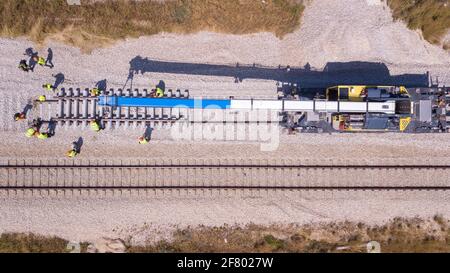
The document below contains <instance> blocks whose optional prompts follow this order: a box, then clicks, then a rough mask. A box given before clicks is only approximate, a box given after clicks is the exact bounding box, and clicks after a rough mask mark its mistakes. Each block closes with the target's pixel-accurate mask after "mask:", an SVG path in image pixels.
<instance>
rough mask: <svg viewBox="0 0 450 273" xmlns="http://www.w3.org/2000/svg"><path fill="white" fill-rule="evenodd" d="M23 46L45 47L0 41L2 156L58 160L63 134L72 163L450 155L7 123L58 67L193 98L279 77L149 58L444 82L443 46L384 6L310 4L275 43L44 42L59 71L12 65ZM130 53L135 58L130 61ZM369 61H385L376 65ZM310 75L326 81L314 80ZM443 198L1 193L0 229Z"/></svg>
mask: <svg viewBox="0 0 450 273" xmlns="http://www.w3.org/2000/svg"><path fill="white" fill-rule="evenodd" d="M349 14H352V16H348V15H349ZM28 47H34V48H35V49H37V50H38V51H39V53H40V55H43V56H44V57H45V56H46V54H47V48H46V47H45V48H37V47H36V46H35V45H33V44H32V43H31V42H29V41H28V40H26V39H22V38H21V39H14V40H12V39H4V38H2V39H0V48H1V51H2V56H3V58H2V62H1V63H0V73H1V75H2V81H1V82H0V137H1V139H2V140H3V141H2V142H1V143H0V157H1V159H2V160H9V159H12V160H16V159H18V160H22V159H23V158H34V159H49V158H50V159H54V158H62V157H63V154H64V152H65V151H66V150H67V149H68V148H69V147H70V144H71V142H72V141H75V140H76V139H78V137H80V136H82V137H83V138H84V145H83V150H82V154H81V156H80V157H79V158H77V160H84V159H92V158H100V159H119V158H124V159H130V158H165V159H170V158H171V159H174V158H186V159H188V158H191V159H192V158H196V159H206V158H229V159H233V158H261V159H274V160H279V159H282V158H293V159H305V160H306V159H309V160H319V161H320V160H337V161H340V160H349V161H358V162H359V161H363V160H366V161H374V160H376V161H378V162H383V161H389V160H391V161H392V160H401V161H402V162H405V163H412V162H414V163H427V162H439V163H448V162H449V161H450V156H449V155H450V153H449V151H450V138H449V136H448V135H402V134H383V135H348V134H340V135H302V136H286V135H281V136H280V139H279V140H280V145H279V146H278V148H277V149H276V150H274V151H271V152H264V151H261V149H260V147H261V146H260V144H259V143H256V142H249V141H244V142H242V141H232V142H227V143H224V142H222V141H206V140H198V141H174V140H172V138H171V134H170V132H169V131H164V130H160V131H158V130H155V132H154V141H153V144H152V145H149V146H148V147H145V149H143V148H142V147H141V146H139V144H137V143H136V138H137V137H138V136H139V135H140V134H142V129H128V130H122V129H120V130H116V131H114V132H107V131H104V132H101V133H99V134H97V135H95V134H94V133H93V132H90V131H89V130H87V129H86V128H69V129H63V128H57V132H56V136H55V137H54V138H51V139H49V140H47V141H45V142H42V141H38V140H37V139H27V138H26V137H25V136H24V135H23V133H24V131H25V129H26V123H25V122H21V123H14V121H13V120H12V116H13V114H14V113H15V112H17V111H20V110H22V109H23V108H24V107H25V105H26V103H27V101H29V100H30V99H35V98H36V97H37V96H38V95H40V94H43V93H46V94H47V95H49V96H50V95H51V94H50V92H48V91H43V90H42V88H41V85H42V84H44V83H47V82H48V83H53V82H54V80H55V79H54V78H53V77H52V74H56V73H63V74H64V76H65V82H64V84H63V85H64V86H66V87H68V86H73V87H92V86H93V85H94V84H95V83H96V82H98V81H101V80H103V79H106V81H107V87H108V88H122V87H124V86H126V87H130V86H131V83H132V85H133V88H150V87H151V86H154V85H156V84H157V83H158V82H159V81H160V80H163V81H164V82H165V85H166V88H181V89H189V90H190V92H191V95H193V96H209V97H211V96H236V97H274V96H275V95H276V94H275V84H276V80H275V79H274V77H273V75H272V74H271V72H270V71H269V72H267V73H262V74H260V75H258V77H259V78H258V77H257V78H254V79H249V78H245V79H243V81H242V82H239V83H236V82H235V78H234V77H233V76H232V75H231V76H226V77H223V76H219V75H223V73H222V72H223V71H219V72H220V73H219V72H217V71H214V70H211V71H210V73H209V74H208V73H206V74H207V75H192V73H191V74H189V73H184V74H183V73H161V72H162V71H161V67H156V68H155V66H154V63H152V62H151V61H152V60H159V61H162V62H180V63H184V64H190V63H194V64H232V65H236V63H240V64H253V63H256V64H260V65H264V66H270V67H278V65H282V66H286V65H291V66H295V67H303V66H305V65H306V64H309V65H310V66H311V69H312V70H313V71H315V70H317V71H322V70H323V69H324V68H327V67H328V68H330V67H336V63H340V62H344V63H347V62H354V61H359V62H366V66H369V67H375V70H376V71H378V72H377V73H368V75H364V77H368V78H367V80H369V81H376V80H381V81H384V80H385V79H386V77H388V78H392V79H393V81H394V82H395V81H399V82H400V83H402V79H405V78H408V77H410V78H411V74H413V75H412V80H411V81H410V82H414V80H415V79H414V77H415V76H414V74H417V75H419V74H421V75H423V74H424V73H426V72H427V71H430V73H431V75H432V77H439V80H440V83H441V84H446V85H450V74H449V71H450V55H449V53H448V52H445V51H444V50H442V49H441V48H439V47H438V46H433V45H430V44H428V43H427V42H426V41H424V40H423V39H421V38H420V35H419V34H418V33H416V32H414V31H410V30H408V29H407V28H406V27H405V25H404V24H403V23H401V22H393V21H392V18H391V17H390V13H389V10H388V9H387V8H386V7H385V4H381V2H380V4H378V2H377V1H366V0H342V1H334V0H315V1H312V2H311V4H310V5H308V7H307V9H306V11H305V14H304V18H303V23H302V26H301V28H300V29H299V30H297V31H296V32H294V33H292V34H289V35H287V36H286V37H285V38H284V39H283V40H279V39H277V38H276V37H275V36H273V35H272V34H269V33H259V34H252V35H243V36H235V35H225V34H216V33H210V32H202V33H197V34H191V35H177V34H160V35H155V36H151V37H142V38H139V39H130V40H127V41H123V42H119V43H117V44H115V45H114V46H112V47H110V48H106V49H98V50H94V51H93V52H92V54H90V55H85V54H82V53H81V52H80V51H79V50H78V49H76V48H71V47H68V46H65V45H61V44H58V43H52V42H50V43H49V44H48V47H51V48H52V50H53V54H54V58H53V63H54V64H55V67H54V68H53V69H49V68H48V67H36V69H35V71H34V72H30V73H24V72H22V71H20V70H18V69H17V64H18V62H19V60H20V59H22V58H24V57H25V56H23V55H22V53H23V52H24V50H25V49H26V48H28ZM136 57H140V58H136ZM137 59H139V60H141V62H139V63H138V64H139V65H138V66H136V60H137ZM133 60H134V62H133ZM142 60H144V61H142ZM330 63H331V65H330ZM377 63H383V64H384V65H381V71H380V69H379V68H380V65H379V64H377ZM130 66H131V67H130ZM165 67H166V68H167V69H168V72H170V71H172V72H174V71H173V69H172V67H170V64H168V66H165ZM186 67H192V66H186ZM339 67H340V68H341V69H343V71H344V72H342V73H340V74H338V75H339V77H341V80H342V81H346V80H349V79H350V80H354V79H358V77H359V76H361V75H360V74H358V70H359V69H360V66H358V65H355V64H354V63H350V64H348V65H344V66H342V65H340V66H339ZM383 67H385V68H387V69H388V70H389V75H385V74H380V73H385V72H386V71H384V72H383ZM130 68H132V69H133V70H140V71H141V72H143V73H141V72H139V73H137V74H133V77H132V80H131V78H129V76H130V75H129V71H130ZM377 69H378V70H377ZM155 71H157V72H155ZM236 71H238V70H236ZM175 72H179V71H175ZM185 72H186V71H185ZM188 72H195V71H188ZM300 72H304V71H300ZM202 73H203V72H202ZM203 74H205V73H203ZM218 74H219V75H218ZM299 75H300V76H301V77H304V78H300V82H302V80H303V81H304V82H308V80H310V79H309V78H308V77H307V76H304V75H305V74H302V73H299ZM302 75H303V76H302ZM306 75H309V74H307V73H306ZM408 75H409V76H408ZM417 75H416V76H417ZM319 76H320V75H319ZM396 76H398V77H396ZM419 76H420V75H419ZM419 76H417V77H419ZM378 77H381V78H378ZM419 78H420V77H419ZM127 79H128V80H127ZM364 79H366V78H364ZM318 81H319V83H323V82H321V81H322V78H320V79H319V80H318ZM46 115H48V113H47V112H45V111H44V112H42V113H40V112H39V109H38V108H36V109H34V110H33V113H32V115H31V116H42V117H44V118H47V116H46ZM387 179H388V178H387ZM293 196H295V197H293ZM448 199H449V196H448V194H447V193H410V194H400V193H390V194H374V193H357V194H350V193H349V194H348V196H346V195H340V194H339V195H338V194H329V195H327V196H326V197H323V196H322V195H321V194H318V193H316V194H310V195H307V196H302V197H300V198H298V197H297V196H296V195H290V197H289V198H286V197H285V196H280V195H273V196H270V197H269V198H259V197H258V198H251V197H246V198H243V197H232V198H222V197H221V198H208V197H201V196H200V197H199V196H196V197H192V198H191V197H188V198H187V197H186V198H185V197H183V198H180V197H176V196H175V197H170V198H169V197H158V198H142V199H140V198H128V197H126V198H125V197H124V198H112V199H97V198H68V199H66V198H53V197H48V198H46V199H42V198H38V197H26V198H16V197H9V198H8V197H4V198H2V199H1V200H0V204H1V205H0V227H1V230H2V231H34V232H39V233H45V234H53V233H55V234H59V235H63V236H65V237H67V238H73V239H92V238H94V237H97V236H100V235H103V234H107V235H111V234H113V235H114V234H115V233H114V232H113V230H115V229H124V230H129V229H130V228H131V227H132V226H133V227H135V228H139V226H142V225H144V223H149V224H155V225H156V226H160V227H166V226H172V225H187V224H190V225H195V224H212V225H220V224H223V223H240V224H244V223H248V222H250V221H252V222H257V223H269V222H289V221H294V222H300V223H303V222H308V221H323V220H345V219H350V220H357V221H368V222H370V221H383V220H385V219H387V218H389V217H392V216H415V215H418V216H430V215H433V214H435V213H442V214H444V215H446V216H449V212H450V208H449V206H448V204H449V202H448V201H449V200H448Z"/></svg>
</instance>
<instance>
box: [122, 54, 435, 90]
mask: <svg viewBox="0 0 450 273" xmlns="http://www.w3.org/2000/svg"><path fill="white" fill-rule="evenodd" d="M148 72H156V73H173V74H188V75H203V76H223V77H232V78H234V79H235V81H236V82H241V81H243V80H245V79H263V80H274V81H278V82H283V83H296V84H298V85H299V86H300V87H301V88H327V87H330V86H333V85H358V84H360V85H403V86H405V87H428V86H429V75H428V72H427V73H424V74H401V75H391V74H390V72H389V69H388V67H387V66H386V65H385V64H384V63H376V62H329V63H327V64H326V66H325V67H324V69H323V70H322V71H319V70H315V69H313V68H312V67H311V66H310V65H309V63H308V64H307V65H306V66H305V67H289V66H287V67H281V66H279V67H265V66H261V65H257V64H253V65H242V64H235V65H219V64H196V63H182V62H166V61H158V60H151V59H148V58H142V57H141V56H136V57H135V58H133V59H132V60H131V61H130V71H129V75H128V79H130V78H131V79H132V78H133V75H135V74H145V73H148Z"/></svg>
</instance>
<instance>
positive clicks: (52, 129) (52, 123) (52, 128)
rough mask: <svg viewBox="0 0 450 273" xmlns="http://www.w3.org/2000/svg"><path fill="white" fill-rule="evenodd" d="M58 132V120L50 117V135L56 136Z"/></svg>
mask: <svg viewBox="0 0 450 273" xmlns="http://www.w3.org/2000/svg"><path fill="white" fill-rule="evenodd" d="M55 133H56V121H54V120H53V119H50V120H49V122H48V135H49V136H54V135H55Z"/></svg>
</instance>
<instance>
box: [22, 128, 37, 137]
mask: <svg viewBox="0 0 450 273" xmlns="http://www.w3.org/2000/svg"><path fill="white" fill-rule="evenodd" d="M35 133H36V130H35V129H34V128H33V127H31V128H28V129H27V131H26V132H25V136H26V137H33V136H34V134H35Z"/></svg>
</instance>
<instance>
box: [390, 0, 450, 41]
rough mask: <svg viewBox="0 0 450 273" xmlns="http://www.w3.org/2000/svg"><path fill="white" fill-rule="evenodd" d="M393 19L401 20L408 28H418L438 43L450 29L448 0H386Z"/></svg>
mask: <svg viewBox="0 0 450 273" xmlns="http://www.w3.org/2000/svg"><path fill="white" fill-rule="evenodd" d="M387 3H388V5H389V6H390V8H391V9H392V13H393V16H394V19H396V20H403V21H405V22H406V24H407V25H408V27H409V28H410V29H420V30H421V31H422V34H423V37H424V38H425V39H426V40H427V41H429V42H430V43H433V44H440V43H441V42H442V38H443V36H444V35H445V34H446V33H447V32H448V30H449V29H450V2H449V1H448V0H387Z"/></svg>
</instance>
